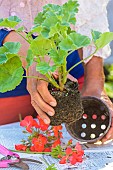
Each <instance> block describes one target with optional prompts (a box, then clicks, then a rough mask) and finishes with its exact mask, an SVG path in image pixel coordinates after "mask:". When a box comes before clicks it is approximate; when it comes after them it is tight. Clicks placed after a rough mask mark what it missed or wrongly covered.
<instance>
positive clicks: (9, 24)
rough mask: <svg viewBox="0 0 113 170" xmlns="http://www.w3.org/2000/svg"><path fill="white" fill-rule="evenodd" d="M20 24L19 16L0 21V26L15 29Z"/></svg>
mask: <svg viewBox="0 0 113 170" xmlns="http://www.w3.org/2000/svg"><path fill="white" fill-rule="evenodd" d="M20 22H21V19H20V18H18V17H17V16H10V17H9V18H4V19H0V26H1V27H9V28H14V27H15V26H16V25H18V24H19V23H20Z"/></svg>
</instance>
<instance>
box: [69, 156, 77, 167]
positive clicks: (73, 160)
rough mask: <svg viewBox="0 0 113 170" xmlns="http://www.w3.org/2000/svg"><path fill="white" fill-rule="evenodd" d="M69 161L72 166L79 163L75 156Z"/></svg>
mask: <svg viewBox="0 0 113 170" xmlns="http://www.w3.org/2000/svg"><path fill="white" fill-rule="evenodd" d="M69 161H70V163H71V164H72V165H75V164H76V163H77V160H76V157H74V156H70V157H69Z"/></svg>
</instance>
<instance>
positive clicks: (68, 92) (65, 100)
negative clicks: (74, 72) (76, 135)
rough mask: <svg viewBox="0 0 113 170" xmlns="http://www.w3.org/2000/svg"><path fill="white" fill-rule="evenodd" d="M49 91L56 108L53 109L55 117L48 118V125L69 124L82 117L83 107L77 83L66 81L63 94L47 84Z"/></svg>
mask: <svg viewBox="0 0 113 170" xmlns="http://www.w3.org/2000/svg"><path fill="white" fill-rule="evenodd" d="M49 90H50V93H51V94H52V96H53V97H54V98H55V99H56V101H57V106H56V107H55V108H54V109H55V115H54V116H49V118H50V120H51V123H50V125H53V126H58V125H60V124H61V123H68V124H70V123H72V122H76V121H77V120H78V119H80V118H81V117H82V114H83V106H82V101H81V98H80V92H79V90H78V83H77V82H72V81H70V80H68V81H67V83H66V85H65V90H64V91H63V92H61V91H58V90H57V89H55V88H54V87H53V86H52V85H51V84H49Z"/></svg>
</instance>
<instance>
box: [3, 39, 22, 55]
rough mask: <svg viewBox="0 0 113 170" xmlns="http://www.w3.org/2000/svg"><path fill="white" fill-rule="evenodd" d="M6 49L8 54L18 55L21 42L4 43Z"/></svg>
mask: <svg viewBox="0 0 113 170" xmlns="http://www.w3.org/2000/svg"><path fill="white" fill-rule="evenodd" d="M4 47H5V48H6V49H7V50H8V52H10V53H13V54H17V53H18V52H19V50H20V47H21V44H20V43H19V42H6V43H4Z"/></svg>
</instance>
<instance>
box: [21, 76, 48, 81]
mask: <svg viewBox="0 0 113 170" xmlns="http://www.w3.org/2000/svg"><path fill="white" fill-rule="evenodd" d="M23 77H25V78H35V79H38V80H44V81H46V82H49V81H48V80H46V79H44V78H39V77H36V76H23Z"/></svg>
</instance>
